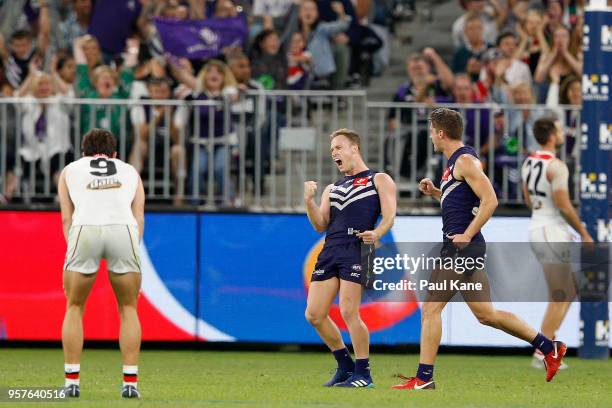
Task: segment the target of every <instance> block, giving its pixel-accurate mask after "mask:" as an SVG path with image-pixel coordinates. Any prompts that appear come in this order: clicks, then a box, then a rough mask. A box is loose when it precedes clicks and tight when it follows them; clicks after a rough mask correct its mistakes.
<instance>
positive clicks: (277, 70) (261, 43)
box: [251, 29, 287, 90]
mask: <svg viewBox="0 0 612 408" xmlns="http://www.w3.org/2000/svg"><path fill="white" fill-rule="evenodd" d="M251 61H252V62H251V68H252V70H253V77H254V78H255V80H257V81H259V82H260V83H261V84H262V85H263V86H264V88H265V89H267V90H272V89H287V55H285V53H284V52H282V51H281V49H280V42H279V38H278V34H277V33H276V31H274V30H273V29H265V30H263V31H262V32H260V33H259V34H257V37H255V44H254V46H253V52H252V55H251Z"/></svg>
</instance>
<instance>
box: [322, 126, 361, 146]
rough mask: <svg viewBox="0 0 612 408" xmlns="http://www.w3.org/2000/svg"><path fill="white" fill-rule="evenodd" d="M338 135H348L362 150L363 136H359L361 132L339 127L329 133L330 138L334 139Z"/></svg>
mask: <svg viewBox="0 0 612 408" xmlns="http://www.w3.org/2000/svg"><path fill="white" fill-rule="evenodd" d="M337 136H344V137H346V138H347V139H348V140H349V141H350V142H351V143H352V144H354V145H357V148H358V149H360V150H361V137H359V134H358V133H357V132H355V131H354V130H351V129H347V128H342V129H338V130H336V131H335V132H334V133H332V134H331V135H329V140H334V138H336V137H337Z"/></svg>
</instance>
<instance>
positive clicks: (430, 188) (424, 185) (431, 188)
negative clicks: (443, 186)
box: [419, 178, 442, 201]
mask: <svg viewBox="0 0 612 408" xmlns="http://www.w3.org/2000/svg"><path fill="white" fill-rule="evenodd" d="M419 191H420V192H421V193H423V194H425V195H426V196H428V197H433V198H435V199H436V200H438V201H440V199H441V197H442V190H440V189H439V188H437V187H436V186H435V185H434V183H433V181H431V179H429V178H424V179H423V180H421V182H420V183H419Z"/></svg>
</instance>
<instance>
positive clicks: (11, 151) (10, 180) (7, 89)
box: [0, 65, 17, 204]
mask: <svg viewBox="0 0 612 408" xmlns="http://www.w3.org/2000/svg"><path fill="white" fill-rule="evenodd" d="M12 96H13V88H12V87H11V86H10V85H9V83H8V82H7V81H6V77H5V76H4V68H3V67H2V65H0V97H2V98H10V97H12ZM4 106H5V107H6V116H2V119H3V120H4V126H6V129H7V132H6V150H4V151H1V150H0V168H5V169H6V180H5V182H4V183H3V185H2V190H0V204H7V203H8V202H10V201H11V199H12V198H13V194H14V192H15V190H16V189H17V177H16V176H15V171H14V168H15V154H16V152H15V149H16V144H15V141H16V137H15V129H16V128H17V126H16V124H15V119H16V116H17V112H16V109H15V105H14V104H5V105H4ZM2 166H4V167H2Z"/></svg>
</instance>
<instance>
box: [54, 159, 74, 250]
mask: <svg viewBox="0 0 612 408" xmlns="http://www.w3.org/2000/svg"><path fill="white" fill-rule="evenodd" d="M57 184H58V185H57V195H58V196H59V202H60V210H61V213H62V227H63V230H64V238H65V239H66V242H68V231H70V227H71V226H72V214H73V213H74V204H73V203H72V200H71V199H70V194H69V193H68V185H67V184H66V172H65V170H62V173H61V174H60V178H59V182H58V183H57Z"/></svg>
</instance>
